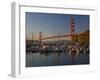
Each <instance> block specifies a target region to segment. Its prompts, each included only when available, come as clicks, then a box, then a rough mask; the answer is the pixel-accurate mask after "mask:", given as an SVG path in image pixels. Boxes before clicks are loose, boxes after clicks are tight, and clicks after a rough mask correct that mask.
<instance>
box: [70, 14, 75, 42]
mask: <svg viewBox="0 0 100 80" xmlns="http://www.w3.org/2000/svg"><path fill="white" fill-rule="evenodd" d="M70 30H71V41H72V42H74V39H75V38H74V32H75V30H74V18H73V17H72V16H71V25H70Z"/></svg>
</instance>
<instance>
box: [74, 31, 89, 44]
mask: <svg viewBox="0 0 100 80" xmlns="http://www.w3.org/2000/svg"><path fill="white" fill-rule="evenodd" d="M89 33H90V31H89V30H87V31H85V32H82V33H80V34H77V35H75V41H76V42H80V43H89Z"/></svg>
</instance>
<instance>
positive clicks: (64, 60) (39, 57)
mask: <svg viewBox="0 0 100 80" xmlns="http://www.w3.org/2000/svg"><path fill="white" fill-rule="evenodd" d="M76 64H89V54H82V53H80V54H70V53H67V52H65V53H64V52H61V53H32V52H29V53H26V67H37V66H56V65H76Z"/></svg>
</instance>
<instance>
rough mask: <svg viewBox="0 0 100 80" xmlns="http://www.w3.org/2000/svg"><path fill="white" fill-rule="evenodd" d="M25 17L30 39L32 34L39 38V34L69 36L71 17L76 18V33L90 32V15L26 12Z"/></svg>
mask: <svg viewBox="0 0 100 80" xmlns="http://www.w3.org/2000/svg"><path fill="white" fill-rule="evenodd" d="M25 16H26V35H27V37H28V38H30V37H31V34H32V33H33V34H34V35H35V37H36V38H38V36H39V32H42V34H43V36H44V37H47V36H53V35H64V34H69V33H70V21H71V17H73V18H74V22H75V23H74V27H75V33H80V32H84V31H86V30H89V15H74V14H54V13H33V12H26V14H25ZM79 25H80V26H79Z"/></svg>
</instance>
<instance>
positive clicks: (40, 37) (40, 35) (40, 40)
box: [39, 32, 42, 43]
mask: <svg viewBox="0 0 100 80" xmlns="http://www.w3.org/2000/svg"><path fill="white" fill-rule="evenodd" d="M39 42H40V43H42V32H39Z"/></svg>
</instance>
